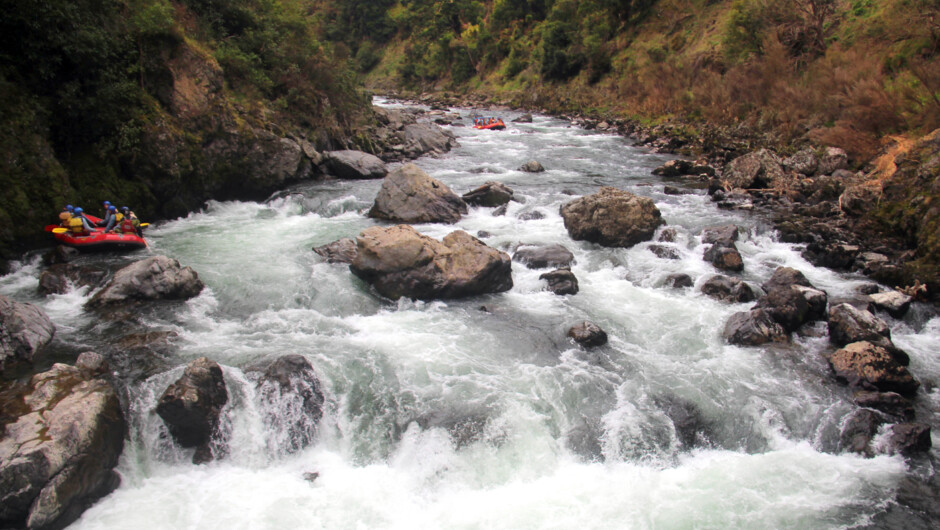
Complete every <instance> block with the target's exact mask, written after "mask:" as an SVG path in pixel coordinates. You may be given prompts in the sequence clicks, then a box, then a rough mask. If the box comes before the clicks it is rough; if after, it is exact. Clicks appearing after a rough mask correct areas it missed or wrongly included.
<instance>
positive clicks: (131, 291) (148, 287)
mask: <svg viewBox="0 0 940 530" xmlns="http://www.w3.org/2000/svg"><path fill="white" fill-rule="evenodd" d="M203 287H205V284H203V283H202V281H200V280H199V275H198V274H196V271H194V270H193V269H192V268H191V267H183V266H182V265H180V262H179V261H177V260H175V259H172V258H168V257H166V256H154V257H152V258H147V259H143V260H140V261H136V262H134V263H131V264H130V265H128V266H126V267H124V268H123V269H121V270H119V271H117V272H116V273H114V278H112V279H111V281H110V282H108V284H107V285H105V286H104V288H103V289H102V290H100V291H98V292H97V293H96V294H95V296H93V297H92V299H91V300H89V301H88V307H92V308H96V307H104V306H108V305H115V304H122V303H125V302H128V301H135V300H141V301H150V300H185V299H187V298H192V297H194V296H196V295H198V294H199V293H200V292H202V289H203Z"/></svg>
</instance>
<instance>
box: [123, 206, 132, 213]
mask: <svg viewBox="0 0 940 530" xmlns="http://www.w3.org/2000/svg"><path fill="white" fill-rule="evenodd" d="M128 210H130V208H128V207H127V206H121V211H122V212H127V211H128Z"/></svg>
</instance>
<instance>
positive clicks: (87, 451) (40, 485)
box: [0, 353, 127, 529]
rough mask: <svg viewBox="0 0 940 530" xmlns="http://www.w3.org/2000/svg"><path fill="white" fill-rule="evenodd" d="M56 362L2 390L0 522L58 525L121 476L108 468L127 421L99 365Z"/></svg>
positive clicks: (85, 357) (82, 360)
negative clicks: (24, 381)
mask: <svg viewBox="0 0 940 530" xmlns="http://www.w3.org/2000/svg"><path fill="white" fill-rule="evenodd" d="M78 365H79V367H76V366H69V365H65V364H55V365H53V366H52V368H51V369H50V370H49V371H47V372H43V373H39V374H36V375H34V376H33V377H32V378H31V379H30V380H29V383H28V384H27V385H25V387H21V388H17V389H16V390H17V392H15V393H13V394H14V395H11V393H5V395H4V396H3V397H2V398H0V399H2V400H9V402H4V403H2V405H3V406H2V407H0V408H2V409H3V411H4V416H5V417H4V424H5V425H4V429H3V431H2V438H0V526H3V527H4V528H7V527H16V528H30V529H34V528H35V529H46V528H64V527H65V526H67V525H69V524H70V523H71V522H72V521H74V520H76V519H77V518H78V517H79V516H80V515H81V513H82V512H83V511H84V510H85V509H86V508H87V507H88V506H90V505H91V504H92V503H94V502H95V501H97V500H98V499H99V498H101V497H103V496H105V495H107V494H108V493H110V492H111V491H112V490H114V489H115V488H116V487H117V486H118V484H120V477H119V476H118V475H117V473H115V472H114V466H116V465H117V462H118V458H119V457H120V455H121V451H123V448H124V437H125V434H126V431H127V425H126V423H125V420H124V416H123V414H122V412H121V406H120V403H119V401H118V397H117V393H116V392H115V390H114V388H113V387H112V386H111V384H110V383H109V382H108V381H106V380H105V379H103V378H101V377H100V376H101V374H102V372H103V371H104V370H106V365H104V364H102V363H101V362H100V359H98V360H96V359H95V358H93V354H92V355H91V356H90V355H89V354H88V353H83V354H82V355H81V356H79V362H78Z"/></svg>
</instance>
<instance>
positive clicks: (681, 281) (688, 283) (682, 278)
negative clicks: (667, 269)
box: [663, 272, 695, 289]
mask: <svg viewBox="0 0 940 530" xmlns="http://www.w3.org/2000/svg"><path fill="white" fill-rule="evenodd" d="M663 285H665V286H666V287H672V288H673V289H682V288H685V287H692V286H693V285H695V282H693V281H692V277H691V276H689V275H688V274H683V273H681V272H680V273H676V274H670V275H669V276H666V280H665V282H663Z"/></svg>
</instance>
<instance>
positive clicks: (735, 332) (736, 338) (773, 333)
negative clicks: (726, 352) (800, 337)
mask: <svg viewBox="0 0 940 530" xmlns="http://www.w3.org/2000/svg"><path fill="white" fill-rule="evenodd" d="M722 336H723V337H724V339H725V340H726V341H728V343H729V344H738V345H740V346H759V345H761V344H766V343H768V342H786V341H787V340H788V339H787V331H786V330H785V329H784V328H783V326H781V325H780V324H778V323H777V321H776V320H774V318H773V316H772V315H771V314H770V312H768V311H766V310H764V309H752V310H750V311H742V312H740V313H735V314H733V315H731V318H729V319H728V321H727V322H726V323H725V329H724V331H723V332H722Z"/></svg>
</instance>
